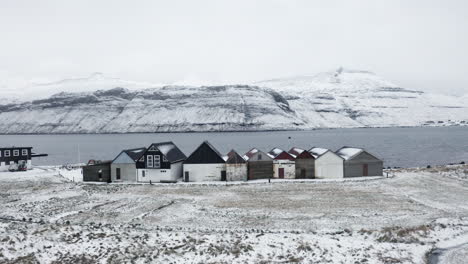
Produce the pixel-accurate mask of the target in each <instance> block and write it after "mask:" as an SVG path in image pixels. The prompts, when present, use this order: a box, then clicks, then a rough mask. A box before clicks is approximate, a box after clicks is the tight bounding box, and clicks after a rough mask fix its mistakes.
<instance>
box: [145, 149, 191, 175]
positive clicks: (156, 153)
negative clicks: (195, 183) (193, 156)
mask: <svg viewBox="0 0 468 264" xmlns="http://www.w3.org/2000/svg"><path fill="white" fill-rule="evenodd" d="M186 158H187V157H186V156H185V154H184V153H183V152H182V151H181V150H180V149H179V148H178V147H177V146H176V145H175V144H174V143H173V142H172V141H169V142H161V143H153V144H151V145H150V146H149V147H148V148H146V151H144V153H143V155H142V156H141V158H140V159H141V161H142V162H143V166H142V167H141V168H137V181H138V182H176V181H177V180H178V179H179V178H181V177H182V170H183V163H184V161H185V159H186Z"/></svg>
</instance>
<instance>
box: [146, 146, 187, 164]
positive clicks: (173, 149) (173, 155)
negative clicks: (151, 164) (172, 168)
mask: <svg viewBox="0 0 468 264" xmlns="http://www.w3.org/2000/svg"><path fill="white" fill-rule="evenodd" d="M152 146H154V147H155V148H157V149H158V150H159V151H160V152H161V153H162V154H163V155H164V156H165V157H166V159H167V160H168V161H169V162H171V163H174V162H178V161H182V160H185V159H187V156H185V154H184V153H183V152H182V151H181V150H180V149H179V148H178V147H177V146H176V145H175V144H174V142H172V141H168V142H160V143H153V144H151V146H149V147H148V149H149V148H151V147H152Z"/></svg>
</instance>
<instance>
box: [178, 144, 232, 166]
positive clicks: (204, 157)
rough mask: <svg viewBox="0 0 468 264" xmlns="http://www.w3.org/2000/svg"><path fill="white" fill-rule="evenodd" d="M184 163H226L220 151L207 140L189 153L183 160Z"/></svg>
mask: <svg viewBox="0 0 468 264" xmlns="http://www.w3.org/2000/svg"><path fill="white" fill-rule="evenodd" d="M185 163H186V164H210V163H226V162H225V161H224V159H223V156H222V155H221V153H219V152H218V150H216V149H215V148H214V147H213V146H212V145H211V144H210V143H209V142H208V141H203V143H202V144H201V145H200V146H198V148H197V149H196V150H195V151H194V152H193V153H192V154H190V156H189V157H188V158H187V159H186V160H185Z"/></svg>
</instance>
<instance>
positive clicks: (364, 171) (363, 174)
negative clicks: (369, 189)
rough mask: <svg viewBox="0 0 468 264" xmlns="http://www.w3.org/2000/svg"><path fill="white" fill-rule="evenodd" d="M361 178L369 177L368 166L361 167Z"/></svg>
mask: <svg viewBox="0 0 468 264" xmlns="http://www.w3.org/2000/svg"><path fill="white" fill-rule="evenodd" d="M362 176H369V166H368V165H367V164H364V165H362Z"/></svg>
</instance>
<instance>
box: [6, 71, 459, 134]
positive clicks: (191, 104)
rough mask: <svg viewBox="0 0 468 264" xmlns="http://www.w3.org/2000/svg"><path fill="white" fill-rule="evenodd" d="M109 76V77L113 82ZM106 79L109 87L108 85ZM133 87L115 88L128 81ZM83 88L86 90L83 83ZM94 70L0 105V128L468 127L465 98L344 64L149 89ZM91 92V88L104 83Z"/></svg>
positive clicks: (27, 130)
mask: <svg viewBox="0 0 468 264" xmlns="http://www.w3.org/2000/svg"><path fill="white" fill-rule="evenodd" d="M109 80H110V81H109ZM104 84H105V85H104ZM126 84H127V87H128V88H130V89H127V87H126V88H120V87H115V88H112V89H109V88H110V87H113V85H122V86H126ZM80 85H81V86H83V87H84V88H83V89H79V87H81V86H80ZM140 85H142V84H140V83H139V84H138V85H137V84H134V83H131V82H128V81H122V80H120V79H112V78H111V79H106V78H105V77H103V76H102V75H95V76H92V78H87V79H69V80H64V81H61V82H55V83H51V84H48V86H49V87H53V89H54V90H60V87H62V88H63V90H69V89H67V88H69V87H73V90H80V91H81V90H85V91H86V92H81V93H67V92H61V93H57V94H55V95H52V96H50V97H47V98H42V99H37V100H30V101H26V102H18V101H14V102H11V103H4V104H3V105H0V133H125V132H168V131H177V132H181V131H239V130H241V131H244V130H246V131H255V130H286V129H291V130H296V129H313V128H337V127H388V126H421V125H465V124H466V123H468V107H467V106H466V104H465V103H464V102H463V97H460V98H457V97H453V96H445V95H436V94H428V93H424V92H422V91H417V90H409V89H405V88H401V87H399V86H397V85H395V84H392V83H390V82H388V81H386V80H384V79H382V78H380V77H378V76H377V75H375V74H373V73H370V72H365V71H349V70H344V69H342V68H340V69H338V70H337V71H334V72H328V73H321V74H318V75H314V76H299V77H294V78H285V79H273V80H267V81H261V82H256V83H254V84H252V85H222V86H201V87H196V86H162V87H156V88H145V89H142V88H141V86H140ZM101 86H102V88H103V89H100V90H98V91H88V90H89V89H90V87H93V88H95V87H101Z"/></svg>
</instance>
